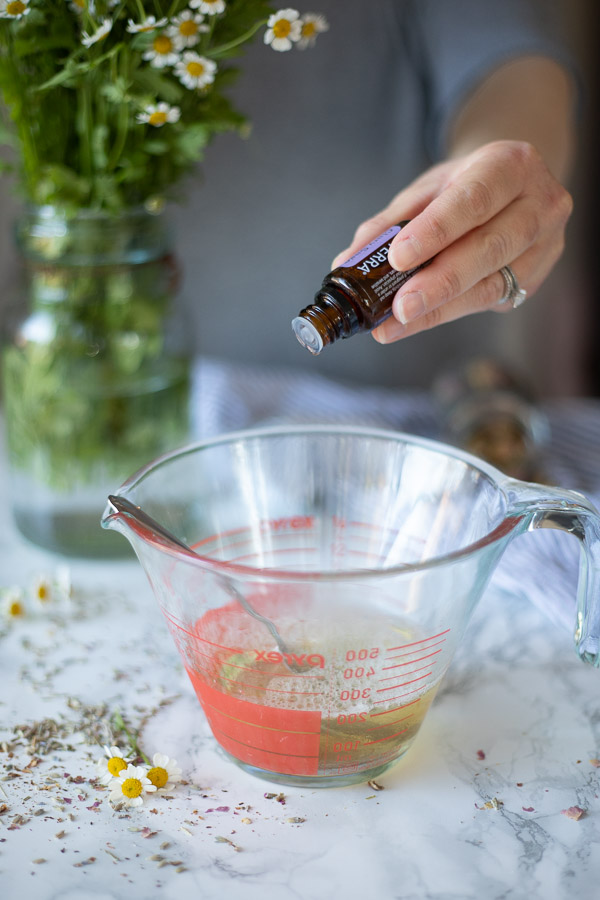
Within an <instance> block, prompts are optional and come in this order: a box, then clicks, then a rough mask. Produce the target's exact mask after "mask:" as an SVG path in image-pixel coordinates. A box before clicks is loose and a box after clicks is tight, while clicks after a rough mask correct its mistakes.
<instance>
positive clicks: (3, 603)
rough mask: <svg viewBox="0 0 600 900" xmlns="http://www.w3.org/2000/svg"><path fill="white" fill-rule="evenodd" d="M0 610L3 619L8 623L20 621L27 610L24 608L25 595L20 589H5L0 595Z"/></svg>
mask: <svg viewBox="0 0 600 900" xmlns="http://www.w3.org/2000/svg"><path fill="white" fill-rule="evenodd" d="M0 608H1V609H2V616H3V618H5V619H7V620H8V621H9V622H14V621H15V619H22V618H23V617H24V616H25V614H26V612H27V610H26V607H25V594H24V592H23V591H22V590H21V588H20V587H9V588H5V589H4V590H3V591H2V593H1V594H0Z"/></svg>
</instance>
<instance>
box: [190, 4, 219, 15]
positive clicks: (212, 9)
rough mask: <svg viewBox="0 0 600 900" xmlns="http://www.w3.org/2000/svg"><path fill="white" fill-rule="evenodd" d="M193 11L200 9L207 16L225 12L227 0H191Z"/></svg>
mask: <svg viewBox="0 0 600 900" xmlns="http://www.w3.org/2000/svg"><path fill="white" fill-rule="evenodd" d="M190 6H191V7H192V9H198V10H200V12H201V13H206V15H207V16H216V15H217V14H218V13H222V12H225V0H190Z"/></svg>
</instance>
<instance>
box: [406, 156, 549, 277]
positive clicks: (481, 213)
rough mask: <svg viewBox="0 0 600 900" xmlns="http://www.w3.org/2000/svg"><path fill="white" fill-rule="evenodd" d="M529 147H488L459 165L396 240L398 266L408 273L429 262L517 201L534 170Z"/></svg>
mask: <svg viewBox="0 0 600 900" xmlns="http://www.w3.org/2000/svg"><path fill="white" fill-rule="evenodd" d="M524 147H526V148H529V145H521V144H519V143H517V142H513V141H503V142H499V143H498V144H492V145H487V147H486V148H483V150H481V151H476V152H475V153H473V154H471V155H470V156H469V157H468V158H467V161H464V162H463V163H462V164H461V165H457V166H456V167H455V170H454V175H453V177H452V179H451V180H450V182H449V183H448V184H447V186H446V187H445V189H444V190H442V191H441V193H440V194H439V195H438V196H437V197H434V198H433V199H432V200H431V203H430V204H429V205H428V206H427V208H426V209H425V210H423V212H422V213H420V214H419V215H418V216H416V217H415V218H414V219H413V220H412V221H411V222H410V225H407V226H406V228H404V229H403V230H402V231H401V232H400V234H399V235H398V236H397V237H396V238H395V240H394V241H393V242H392V244H391V246H390V252H389V260H390V263H391V264H392V265H393V267H394V268H395V269H398V270H400V271H401V272H403V271H406V270H408V269H412V268H414V266H418V265H420V264H421V263H424V262H426V261H427V260H428V259H431V258H432V257H434V256H436V255H437V254H438V253H440V252H441V251H442V250H444V249H445V248H446V247H449V246H450V245H451V244H453V243H454V242H455V241H457V240H458V239H459V238H461V237H462V236H463V235H464V234H466V233H467V232H469V231H470V230H471V229H473V228H475V227H477V226H479V225H482V224H484V223H485V222H488V221H489V220H490V219H492V218H493V217H494V216H495V215H497V213H499V212H500V210H502V209H503V208H504V207H506V206H507V205H508V204H509V203H511V202H512V201H513V200H514V199H515V198H516V197H518V196H519V194H520V193H521V192H522V191H523V189H524V187H525V182H526V173H527V172H528V170H529V167H530V162H529V160H528V159H526V157H527V154H528V153H529V149H524ZM484 150H485V152H484ZM531 152H532V153H535V151H534V150H533V148H531Z"/></svg>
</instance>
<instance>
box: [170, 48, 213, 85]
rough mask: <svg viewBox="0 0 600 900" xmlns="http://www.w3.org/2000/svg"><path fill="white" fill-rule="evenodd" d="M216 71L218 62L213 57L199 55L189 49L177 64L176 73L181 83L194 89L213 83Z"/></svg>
mask: <svg viewBox="0 0 600 900" xmlns="http://www.w3.org/2000/svg"><path fill="white" fill-rule="evenodd" d="M216 71H217V64H216V63H215V62H213V60H212V59H206V57H204V56H198V54H197V53H194V51H193V50H187V51H186V52H185V53H184V54H183V56H182V57H181V59H180V60H179V62H178V63H177V65H176V66H175V74H176V75H177V77H178V78H179V80H180V81H181V83H182V84H184V85H185V86H186V87H188V88H190V89H192V90H193V89H194V88H204V87H206V86H207V85H209V84H212V82H213V81H214V80H215V72H216Z"/></svg>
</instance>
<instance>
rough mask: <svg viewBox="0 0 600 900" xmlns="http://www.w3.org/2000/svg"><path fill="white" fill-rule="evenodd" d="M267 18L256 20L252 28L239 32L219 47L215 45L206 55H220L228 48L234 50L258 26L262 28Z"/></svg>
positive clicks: (251, 35)
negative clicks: (237, 35)
mask: <svg viewBox="0 0 600 900" xmlns="http://www.w3.org/2000/svg"><path fill="white" fill-rule="evenodd" d="M268 21H269V20H268V19H261V20H260V22H256V23H255V24H254V25H253V26H252V28H249V29H248V31H245V32H244V34H241V35H240V36H239V37H237V38H234V40H232V41H229V42H228V43H227V44H221V46H220V47H215V48H214V49H213V50H208V51H207V56H222V55H223V54H224V53H229V51H230V50H234V49H235V48H236V47H239V46H240V44H244V43H246V41H249V40H250V38H251V37H253V36H254V35H255V34H256V32H257V31H258V29H259V28H263V27H264V26H265V25H266V24H267V22H268Z"/></svg>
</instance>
